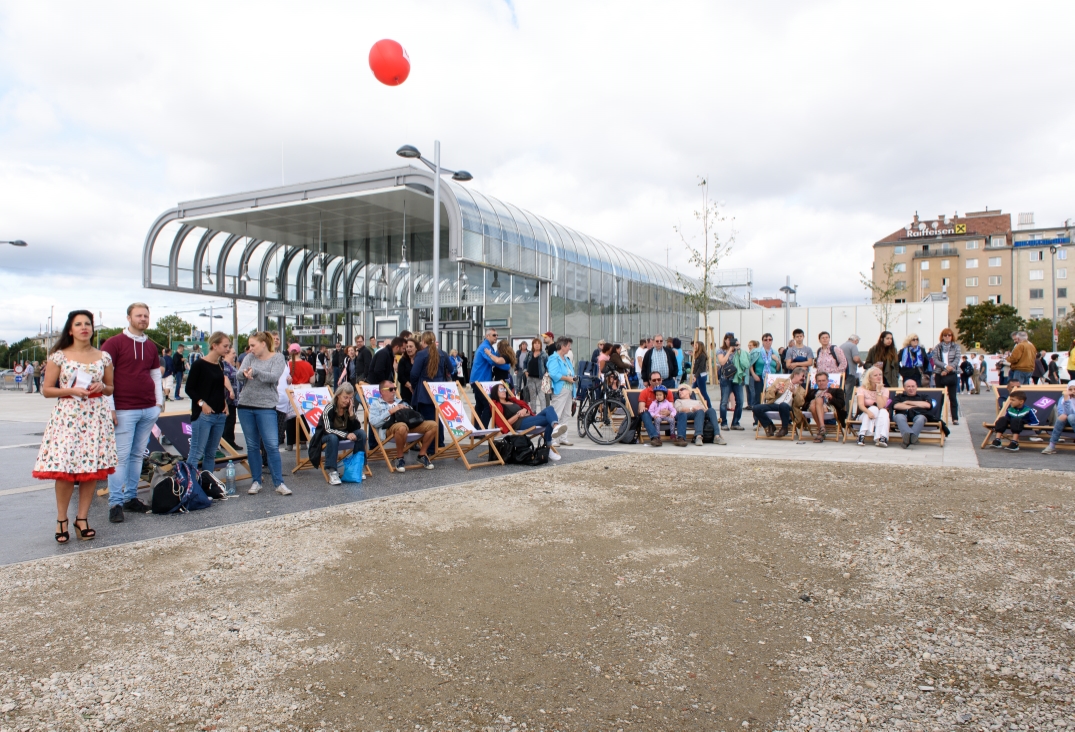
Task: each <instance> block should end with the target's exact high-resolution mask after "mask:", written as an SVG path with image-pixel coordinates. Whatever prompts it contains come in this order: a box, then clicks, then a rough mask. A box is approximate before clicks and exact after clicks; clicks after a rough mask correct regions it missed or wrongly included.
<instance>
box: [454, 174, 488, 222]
mask: <svg viewBox="0 0 1075 732" xmlns="http://www.w3.org/2000/svg"><path fill="white" fill-rule="evenodd" d="M450 185H451V188H452V192H453V193H454V194H455V200H456V202H457V203H458V204H459V213H460V216H461V217H462V219H463V229H465V230H467V231H477V232H479V233H480V232H481V230H482V219H481V212H480V211H478V207H477V205H476V204H475V203H474V197H473V196H471V195H470V191H468V190H467V189H466V188H464V187H463V186H460V185H455V184H454V183H453V184H450Z"/></svg>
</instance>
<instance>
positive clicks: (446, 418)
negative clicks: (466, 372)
mask: <svg viewBox="0 0 1075 732" xmlns="http://www.w3.org/2000/svg"><path fill="white" fill-rule="evenodd" d="M425 387H426V391H428V392H429V397H430V399H432V400H433V404H434V405H436V408H437V418H438V419H439V420H440V423H441V425H442V426H443V427H444V435H445V438H444V447H441V448H440V449H438V450H437V452H436V454H435V455H434V456H433V459H434V460H440V459H443V458H455V459H459V460H462V461H463V465H465V466H466V467H467V470H470V469H471V468H475V467H481V466H485V465H503V464H504V458H503V457H502V456H501V455H500V451H499V450H497V449H496V445H495V444H494V443H493V438H495V437H496V436H497V435H499V434H501V432H500V430H499V429H497V428H492V429H488V428H485V427H483V426H480V425H481V422H480V421H479V420H478V417H477V414H475V413H474V409H473V407H472V406H471V404H470V400H469V399H467V396H466V392H464V391H463V389H462V388H461V387H460V386H459V383H458V382H455V381H427V382H426V384H425ZM471 415H474V416H473V418H472V417H471ZM475 422H477V423H478V425H479V426H478V427H475V425H474V423H475ZM482 445H485V446H486V447H487V448H488V450H489V452H490V454H489V458H490V459H489V461H488V462H474V463H472V462H470V461H469V460H467V454H468V453H470V452H472V451H473V450H475V449H477V448H479V447H481V446H482Z"/></svg>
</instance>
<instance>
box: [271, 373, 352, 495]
mask: <svg viewBox="0 0 1075 732" xmlns="http://www.w3.org/2000/svg"><path fill="white" fill-rule="evenodd" d="M332 394H333V392H332V388H331V387H328V386H310V385H309V384H300V385H299V386H296V387H288V389H287V395H288V398H289V399H290V400H291V407H292V409H294V410H295V415H296V420H295V467H294V468H293V469H292V471H291V472H292V473H297V472H299V471H300V470H305V469H306V468H312V467H313V463H312V462H311V461H310V453H309V450H307V453H306V457H302V442H303V439H305V440H306V444H307V445H309V444H310V438H311V437H313V433H314V432H315V431H316V430H317V425H318V423H319V422H320V421H321V415H322V414H324V413H325V409H327V408H328V405H329V404H331V403H332ZM354 451H355V443H353V442H351V441H350V440H342V441H341V442H340V445H339V452H338V453H337V454H336V459H337V460H343V459H344V458H345V457H347V456H348V455H350V454H351V453H352V452H354ZM322 454H323V453H322ZM317 467H318V469H319V470H320V471H321V475H322V476H323V477H324V478H325V482H326V483H328V471H327V470H325V461H324V458H322V460H321V463H320V465H318V466H317ZM362 472H363V475H365V476H366V477H373V471H372V470H370V466H369V463H368V462H367V463H366V467H365V469H364V470H363V471H362Z"/></svg>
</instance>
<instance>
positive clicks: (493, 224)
mask: <svg viewBox="0 0 1075 732" xmlns="http://www.w3.org/2000/svg"><path fill="white" fill-rule="evenodd" d="M470 193H471V195H472V196H474V203H475V204H477V206H478V211H480V212H481V215H482V230H483V233H484V234H485V235H486V236H491V237H494V238H496V239H502V238H503V235H502V234H501V228H500V218H499V217H498V216H497V215H496V212H494V211H493V207H492V205H491V204H490V203H489V201H488V199H486V197H485V196H483V195H482V194H481V193H478V191H471V192H470Z"/></svg>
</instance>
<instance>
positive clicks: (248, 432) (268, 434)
mask: <svg viewBox="0 0 1075 732" xmlns="http://www.w3.org/2000/svg"><path fill="white" fill-rule="evenodd" d="M239 424H241V425H242V426H243V439H244V440H245V441H246V459H247V460H248V461H249V462H250V474H251V475H252V476H253V477H254V480H255V481H257V482H258V483H260V482H261V447H262V445H264V446H265V454H266V456H267V457H268V460H269V472H270V473H271V474H272V480H273V484H274V485H280V484H281V483H283V482H284V468H283V465H281V463H280V436H279V429H280V427H279V426H278V425H277V422H276V410H275V409H274V408H272V407H269V408H265V409H261V408H255V407H239Z"/></svg>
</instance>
